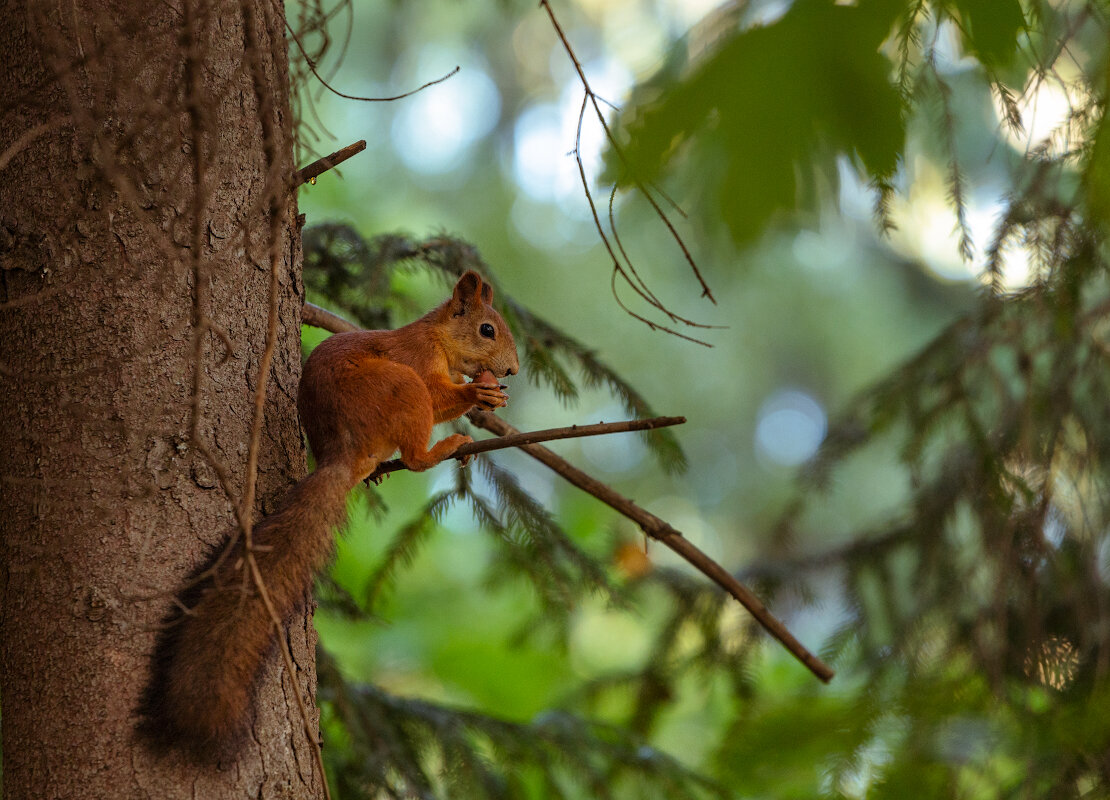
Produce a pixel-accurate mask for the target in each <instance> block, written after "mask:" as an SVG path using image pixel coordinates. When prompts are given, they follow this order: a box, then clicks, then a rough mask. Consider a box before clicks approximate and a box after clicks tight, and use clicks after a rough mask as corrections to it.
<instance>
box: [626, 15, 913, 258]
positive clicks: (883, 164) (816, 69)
mask: <svg viewBox="0 0 1110 800" xmlns="http://www.w3.org/2000/svg"><path fill="white" fill-rule="evenodd" d="M896 8H897V4H894V3H890V2H884V3H866V4H861V5H860V6H858V7H848V6H841V5H834V4H832V3H828V2H823V1H822V0H801V1H800V2H797V3H795V4H794V5H793V6H792V7H791V8H790V10H789V11H788V12H787V13H786V14H785V15H784V16H783V17H782V19H780V20H779V21H777V22H775V23H773V24H772V25H769V26H766V27H756V28H752V29H750V30H746V31H743V32H740V33H737V34H736V35H734V36H733V37H731V38H730V39H729V40H728V41H726V42H725V43H724V44H723V45H721V46H720V48H719V49H718V50H717V51H716V52H715V53H713V54H712V55H711V56H710V57H709V58H708V59H707V60H706V61H705V62H704V63H702V64H700V65H699V66H698V67H697V68H696V69H695V71H694V73H693V74H692V75H691V76H690V77H688V78H687V79H685V80H682V81H679V82H677V83H675V84H674V85H672V86H668V87H667V89H666V91H665V92H664V93H663V95H662V97H661V98H660V99H659V100H658V101H657V102H655V103H652V104H650V105H648V106H646V107H644V108H640V109H637V110H636V111H634V112H633V113H632V116H631V118H630V119H629V120H628V122H627V125H626V127H627V131H628V133H629V135H630V136H631V142H630V144H629V146H628V148H627V151H626V154H627V164H626V165H624V166H623V169H624V170H626V171H624V172H622V173H621V174H620V175H619V176H618V179H619V180H620V181H621V182H622V183H626V182H628V180H629V178H630V173H631V174H632V175H636V176H638V177H640V178H641V179H642V178H647V179H654V178H655V177H657V176H658V174H659V173H660V172H661V171H663V170H664V169H665V168H666V166H667V164H668V162H669V160H670V159H671V158H672V156H673V155H674V153H675V151H676V149H677V148H679V147H680V146H682V145H683V144H685V143H686V141H687V140H688V139H689V138H690V137H692V136H694V135H695V134H698V135H699V136H703V137H704V138H705V139H706V140H707V141H706V144H705V145H704V147H705V148H706V150H707V151H708V153H707V155H706V158H708V159H709V160H710V161H711V162H714V163H713V164H712V167H710V165H706V167H707V168H706V170H705V172H706V174H707V175H715V176H717V178H718V179H719V181H720V184H719V186H718V187H717V190H718V202H719V204H720V209H721V215H722V218H723V219H724V221H725V223H726V224H727V225H728V227H729V229H730V230H731V232H732V234H733V236H734V237H735V238H736V239H737V240H738V241H747V240H750V239H753V238H754V237H755V236H757V235H758V234H759V233H761V232H762V231H763V229H764V228H765V226H766V224H767V222H768V221H769V220H770V219H771V218H772V217H773V216H774V215H775V214H776V213H779V212H784V211H791V210H794V209H795V208H797V207H798V205H799V199H800V186H799V180H800V179H803V177H800V172H799V171H801V176H804V174H805V171H806V170H817V171H820V172H821V173H823V174H824V175H825V176H826V177H827V178H828V179H830V180H831V181H832V184H833V185H834V186H835V185H836V170H835V162H834V156H835V155H836V154H837V153H847V154H850V155H852V156H853V157H855V158H857V159H858V160H859V162H860V164H861V165H862V167H863V169H864V170H865V171H866V172H867V173H869V174H870V175H872V176H875V177H877V178H886V177H888V176H890V175H891V174H892V173H893V172H894V169H895V167H896V165H897V163H898V157H899V154H900V152H901V148H902V145H903V142H904V138H905V130H904V125H903V121H902V104H901V100H900V98H899V95H898V92H897V90H896V89H895V87H894V86H893V84H892V83H891V80H890V73H891V64H890V62H889V61H888V60H887V59H886V58H885V57H884V56H882V55H881V54H880V53H879V46H880V44H881V43H882V41H883V39H884V38H886V36H887V34H888V33H889V32H890V27H891V25H892V24H893V20H894V12H895V10H896Z"/></svg>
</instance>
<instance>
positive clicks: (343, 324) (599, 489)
mask: <svg viewBox="0 0 1110 800" xmlns="http://www.w3.org/2000/svg"><path fill="white" fill-rule="evenodd" d="M301 320H302V321H303V322H305V323H306V324H308V325H314V326H316V327H320V328H324V329H325V330H330V331H332V332H333V333H343V332H346V331H357V330H360V328H359V327H358V326H357V325H355V324H353V323H351V322H348V321H347V320H345V319H343V318H342V317H340V316H338V315H336V314H333V313H331V312H330V311H326V310H325V309H322V308H320V307H319V306H316V305H313V304H312V303H305V305H304V309H303V310H302V312H301ZM467 419H469V420H470V421H471V422H472V423H474V424H475V425H477V426H478V427H479V428H483V429H485V430H487V431H490V432H491V433H494V434H496V435H498V436H502V437H504V436H509V435H514V434H520V431H518V430H517V429H516V428H514V427H513V426H512V425H510V424H509V423H507V422H505V421H504V420H503V419H500V418H499V417H496V416H494V415H493V414H490V413H487V412H484V411H471V412H470V413H469V414H467ZM583 427H586V426H583ZM491 441H498V440H491ZM475 444H478V443H477V442H476V443H475ZM518 446H519V447H520V449H521V450H523V451H524V452H526V453H527V454H528V455H530V456H532V457H533V458H535V459H536V460H538V461H540V462H541V463H542V464H544V465H545V466H547V467H549V468H551V469H552V470H554V471H555V472H557V473H558V474H559V475H561V476H562V477H563V478H564V479H566V480H567V481H568V482H570V483H572V484H574V485H575V486H577V487H578V488H579V489H581V490H582V491H584V492H586V493H588V494H592V495H593V496H594V497H596V498H597V499H598V500H600V501H601V502H603V503H605V504H606V505H608V506H609V507H610V508H612V509H614V510H616V511H617V512H619V513H620V514H622V515H624V516H625V517H627V518H628V519H630V520H632V521H633V522H635V523H636V524H637V525H638V526H639V527H640V530H642V531H643V532H644V533H645V534H646V535H648V536H650V537H651V538H653V539H657V540H658V541H660V542H662V543H663V544H664V545H666V546H667V547H669V548H670V549H671V550H673V551H674V552H676V553H678V554H679V555H680V556H681V557H682V558H683V559H684V560H685V561H686V562H687V563H689V564H691V565H692V566H694V567H696V568H697V569H698V570H699V571H700V572H701V573H702V574H703V575H705V576H706V577H708V578H709V579H710V580H712V581H713V582H714V583H716V584H717V585H718V586H720V587H721V588H722V589H724V590H725V591H726V592H728V593H729V594H730V595H732V596H733V597H735V598H736V599H737V600H739V601H740V603H741V605H743V606H744V608H746V609H747V610H748V611H749V613H751V615H752V616H753V617H755V618H756V621H757V622H759V624H760V625H762V626H763V628H764V630H766V631H767V632H768V633H769V634H771V635H772V636H774V637H775V638H776V639H778V640H779V641H780V642H781V643H782V645H783V646H784V647H785V648H786V649H787V650H789V651H790V653H791V654H792V655H793V656H794V657H795V658H797V659H798V660H799V661H801V662H802V664H804V665H805V666H806V667H807V668H808V669H809V671H810V672H812V673H813V674H814V675H816V676H817V677H818V678H819V679H820V680H822V681H824V682H825V683H828V682H829V681H830V680H832V677H833V674H834V673H833V671H832V669H831V668H830V667H829V666H828V665H827V664H826V663H825V662H823V661H822V660H821V659H819V658H818V657H817V656H815V655H813V653H811V652H809V650H807V649H806V647H805V645H803V644H802V643H801V642H799V641H798V640H797V638H795V636H794V634H792V633H791V632H790V630H789V629H788V628H787V627H786V626H785V625H783V624H782V622H781V621H780V620H779V619H778V618H777V617H775V615H774V614H772V613H771V612H770V611H768V610H767V607H766V606H765V605H763V602H762V601H761V600H760V599H759V598H758V597H756V596H755V595H754V594H753V593H752V592H751V590H749V589H748V588H747V587H745V586H744V585H743V584H742V583H740V581H738V580H737V579H736V578H735V576H733V575H732V574H731V573H730V572H729V571H728V570H726V569H725V568H724V567H722V566H721V565H720V564H718V563H717V562H716V561H714V560H713V559H711V558H710V557H709V556H707V555H706V554H705V553H703V552H702V551H701V550H699V549H698V548H697V547H695V546H694V545H693V544H691V543H690V541H689V540H688V539H686V538H684V537H683V535H682V534H681V533H680V532H679V531H677V530H676V529H675V528H673V527H671V525H669V524H668V523H667V522H666V521H665V520H662V519H660V518H659V517H657V516H655V515H654V514H652V513H650V512H648V511H645V510H644V509H642V508H640V507H639V506H637V505H636V504H635V503H634V502H632V501H631V500H629V499H628V498H627V497H624V496H622V495H620V494H617V492H615V491H613V490H612V489H611V488H609V487H608V486H606V485H605V484H604V483H602V482H601V481H599V480H597V479H596V478H593V477H591V476H590V475H588V474H586V473H585V472H583V471H582V470H580V469H578V468H577V467H575V466H572V465H571V464H570V463H568V462H567V461H565V460H564V459H562V458H560V457H559V456H557V455H555V454H554V453H553V452H551V451H550V450H548V449H547V448H546V447H543V446H541V445H538V444H524V445H518ZM459 449H460V450H461V449H462V448H459Z"/></svg>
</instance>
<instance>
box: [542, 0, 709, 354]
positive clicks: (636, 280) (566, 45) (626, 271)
mask: <svg viewBox="0 0 1110 800" xmlns="http://www.w3.org/2000/svg"><path fill="white" fill-rule="evenodd" d="M540 5H541V6H542V7H543V9H544V11H546V12H547V16H548V18H549V19H550V20H551V25H552V27H553V28H554V29H555V33H556V35H557V36H558V37H559V41H560V42H561V43H562V45H563V49H564V50H566V53H567V57H568V58H570V61H571V63H572V64H573V65H574V69H575V72H577V73H578V79H579V80H580V81H581V83H582V88H583V90H584V95H583V98H582V108H581V109H580V110H579V112H578V126H577V131H576V134H575V139H574V150H573V151H572V152H573V154H574V158H575V161H576V163H577V165H578V173H579V178H580V180H581V182H582V189H583V192H584V193H585V195H586V202H587V203H588V204H589V207H590V213H591V215H592V216H593V221H594V227H595V228H596V229H597V232H598V235H599V236H600V237H601V241H602V244H604V245H605V249H606V250H607V251H608V252H609V256H610V258H611V259H612V261H613V280H612V284H613V296H614V297H615V298H616V300H617V303H618V304H619V305H620V307H621V308H622V309H623V310H624V311H625V312H626V313H628V314H629V315H631V316H632V317H633V318H635V319H638V320H640V321H641V322H643V323H645V324H646V325H647V326H648V327H649V328H651V329H652V330H662V331H665V332H667V333H670V334H672V335H675V336H678V337H680V338H682V339H686V340H688V341H691V342H695V343H696V344H701V345H705V346H706V347H709V346H711V345H709V344H708V343H707V342H704V341H702V340H700V339H697V338H694V337H692V336H687V335H685V334H682V333H679V332H678V331H676V330H674V329H672V328H668V327H667V326H665V325H660V324H658V323H655V322H652V321H650V320H648V319H646V318H644V317H643V316H641V315H639V314H636V313H635V312H633V311H632V310H631V309H629V308H628V306H626V305H625V304H624V302H623V301H622V300H621V299H620V296H619V295H618V293H617V285H616V279H617V277H618V276H620V277H621V278H622V279H623V280H624V282H625V283H626V284H628V286H629V287H630V288H631V289H632V290H633V291H634V292H635V293H636V294H637V295H639V296H640V297H641V298H642V299H643V300H644V301H645V302H646V303H647V304H648V305H650V306H652V307H653V308H655V309H656V310H658V311H659V312H661V313H663V314H665V315H666V316H667V318H668V319H670V320H671V321H672V322H675V323H681V324H683V325H687V326H689V327H693V328H715V327H718V326H715V325H706V324H703V323H699V322H694V321H692V320H689V319H686V318H684V317H681V316H679V315H678V314H676V313H674V312H673V311H672V310H671V309H670V308H668V307H667V306H666V305H665V304H664V303H662V302H661V301H660V300H659V299H658V298H657V297H656V295H655V294H654V293H653V292H652V291H651V290H650V289H649V288H648V286H647V284H646V283H645V282H644V280H643V279H642V278H641V277H640V275H639V273H638V272H637V271H636V268H635V267H634V266H633V264H632V261H631V259H629V257H628V254H627V253H626V252H625V250H624V248H623V247H622V246H621V245H620V240H619V237H618V236H617V230H616V223H615V220H614V217H613V213H612V197H610V213H609V226H610V231H611V235H612V237H613V239H614V240H616V242H617V248H616V249H614V247H613V244H612V242H610V240H609V238H610V234H607V233H606V232H605V229H604V226H603V225H602V223H601V217H600V215H599V214H598V211H597V205H596V204H595V203H594V199H593V195H592V193H591V192H590V187H589V180H588V178H587V177H586V168H585V165H584V164H583V161H582V150H581V145H582V124H583V122H584V120H585V116H586V109H587V108H588V107H590V106H592V107H593V110H594V113H595V115H596V116H597V119H598V121H599V122H600V123H601V128H602V130H603V131H604V132H605V137H606V139H607V140H608V142H609V146H610V147H611V148H612V150H613V152H614V153H616V155H617V158H619V159H620V161H621V163H623V164H625V165H626V166H627V165H628V160H627V158H625V155H624V150H623V149H622V148H621V146H620V143H619V142H618V141H617V138H616V136H614V135H613V131H612V129H611V128H610V127H609V123H608V122H606V120H605V114H604V113H603V112H602V110H601V104H602V103H605V104H606V105H610V104H609V103H607V101H605V100H604V99H602V98H600V97H598V95H597V93H596V92H594V90H593V88H592V87H591V86H590V82H589V79H587V77H586V72H585V70H584V69H583V68H582V63H581V62H580V61H579V60H578V56H577V55H576V54H575V52H574V49H573V48H572V47H571V45H570V41H569V40H568V39H567V36H566V34H565V33H564V32H563V28H562V26H561V25H560V24H559V20H558V19H557V18H556V17H555V12H554V11H552V9H551V5H550V4H549V3H548V2H547V0H540ZM631 179H632V183H633V185H634V186H635V188H636V191H637V192H639V193H640V195H641V196H642V197H643V198H644V199H645V200H647V202H648V203H649V204H650V205H651V208H652V211H654V212H655V215H656V216H657V217H659V219H660V220H661V221H662V222H663V224H664V225H665V226H666V228H667V231H668V232H669V233H670V235H671V238H672V239H674V241H675V243H676V244H677V245H678V247H679V249H680V250H681V251H682V255H683V258H684V259H685V261H686V263H687V264H689V266H690V269H691V270H692V271H693V273H694V277H695V278H696V279H697V281H698V284H699V285H700V286H701V290H702V297H706V298H708V299H709V301H710V302H711V303H714V304H716V302H717V300H716V298H714V297H713V292H712V290H711V289H710V288H709V284H708V283H706V281H705V278H704V277H703V276H702V274H701V270H700V269H699V268H698V265H697V262H696V261H695V260H694V257H693V255H691V253H690V250H689V248H688V247H687V246H686V242H685V241H683V239H682V235H681V234H679V232H678V230H677V229H676V228H675V227H674V224H673V223H672V222H671V220H670V218H669V217H668V216H667V212H666V211H664V210H663V209H662V207H660V205H659V202H658V201H657V200H656V199H655V197H654V195H653V194H652V192H651V191H650V190H649V188H648V187H647V186H646V185H645V184H644V182H643V181H641V180H640V179H639V178H637V177H636V176H635V175H632V176H631ZM615 192H616V187H615V186H614V194H615ZM660 194H662V192H660ZM663 196H664V197H666V195H663ZM667 200H668V202H670V203H671V205H672V206H673V205H674V204H673V202H671V201H670V200H669V198H667ZM675 208H676V209H677V206H676V207H675ZM677 210H678V212H679V213H680V214H682V216H685V214H683V213H682V211H681V209H677ZM618 250H619V254H618ZM622 258H623V261H622Z"/></svg>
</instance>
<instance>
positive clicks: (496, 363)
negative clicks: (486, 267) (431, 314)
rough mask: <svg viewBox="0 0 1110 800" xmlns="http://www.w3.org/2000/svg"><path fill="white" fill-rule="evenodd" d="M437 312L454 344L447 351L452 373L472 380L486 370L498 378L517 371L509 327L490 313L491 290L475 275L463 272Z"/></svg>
mask: <svg viewBox="0 0 1110 800" xmlns="http://www.w3.org/2000/svg"><path fill="white" fill-rule="evenodd" d="M440 310H441V311H442V313H443V317H442V323H441V324H442V325H443V326H444V327H445V328H446V333H447V335H448V337H449V338H450V341H451V342H452V345H453V347H452V348H448V357H449V358H450V359H451V361H452V363H451V364H450V367H451V369H452V371H455V372H461V373H462V374H463V375H466V376H467V377H469V378H472V379H473V378H477V377H478V375H479V374H481V373H482V372H483V371H484V370H487V369H488V370H489V371H490V372H492V373H493V374H494V375H495V376H496V377H498V378H503V377H504V376H506V375H515V374H516V373H517V372H518V371H519V370H520V362H519V361H518V360H517V354H516V343H515V342H514V341H513V335H512V334H511V333H509V326H508V325H506V324H505V320H503V319H502V318H501V315H500V314H498V313H497V312H496V311H494V310H493V287H491V286H490V285H489V284H488V283H486V282H485V281H483V280H482V277H481V276H480V275H479V274H478V273H477V272H474V271H473V270H468V271H467V272H465V273H463V275H462V277H461V278H459V281H458V283H456V284H455V291H454V292H453V293H452V295H451V299H450V300H448V301H447V302H446V303H444V305H443V306H441V307H440ZM452 351H453V352H452Z"/></svg>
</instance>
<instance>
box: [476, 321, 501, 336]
mask: <svg viewBox="0 0 1110 800" xmlns="http://www.w3.org/2000/svg"><path fill="white" fill-rule="evenodd" d="M478 333H480V334H482V335H483V336H485V337H486V338H487V339H492V338H493V337H494V336H496V335H497V331H495V330H494V329H493V326H492V325H490V324H489V323H488V322H483V323H482V326H481V327H480V328H478Z"/></svg>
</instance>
